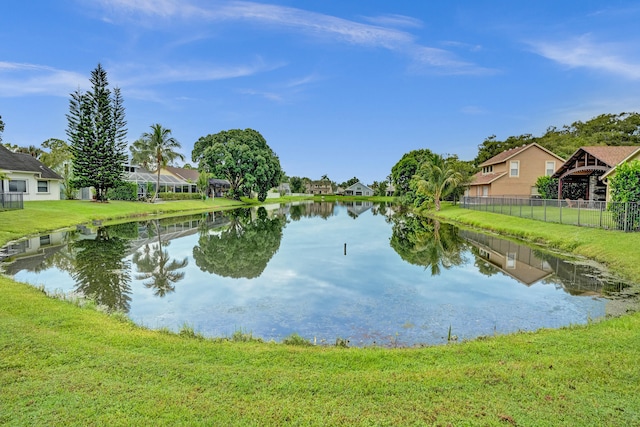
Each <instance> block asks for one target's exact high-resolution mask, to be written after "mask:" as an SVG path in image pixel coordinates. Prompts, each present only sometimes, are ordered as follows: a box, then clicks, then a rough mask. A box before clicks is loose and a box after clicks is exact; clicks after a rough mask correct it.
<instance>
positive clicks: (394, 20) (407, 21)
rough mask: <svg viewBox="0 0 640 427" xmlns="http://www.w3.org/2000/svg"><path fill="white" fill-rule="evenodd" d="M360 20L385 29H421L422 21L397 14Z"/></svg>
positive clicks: (367, 17)
mask: <svg viewBox="0 0 640 427" xmlns="http://www.w3.org/2000/svg"><path fill="white" fill-rule="evenodd" d="M362 19H364V20H365V21H367V22H370V23H372V24H374V25H381V26H385V27H396V28H400V27H404V28H421V27H422V26H423V24H422V21H421V20H419V19H416V18H413V17H411V16H405V15H397V14H389V15H381V16H365V17H363V18H362Z"/></svg>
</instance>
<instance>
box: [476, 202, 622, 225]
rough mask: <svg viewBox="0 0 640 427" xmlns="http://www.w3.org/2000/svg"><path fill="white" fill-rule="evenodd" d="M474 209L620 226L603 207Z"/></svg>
mask: <svg viewBox="0 0 640 427" xmlns="http://www.w3.org/2000/svg"><path fill="white" fill-rule="evenodd" d="M471 207H472V208H473V209H474V210H478V211H483V212H492V213H499V214H503V215H511V216H517V217H520V218H528V219H536V220H540V221H546V222H555V223H559V224H568V225H579V226H583V227H596V228H605V229H611V230H615V229H617V228H619V226H618V224H617V223H616V221H615V215H614V214H613V212H611V211H608V210H601V209H589V208H588V207H583V208H577V207H573V208H568V207H557V206H527V205H524V206H523V205H491V204H488V205H484V204H481V205H472V206H471Z"/></svg>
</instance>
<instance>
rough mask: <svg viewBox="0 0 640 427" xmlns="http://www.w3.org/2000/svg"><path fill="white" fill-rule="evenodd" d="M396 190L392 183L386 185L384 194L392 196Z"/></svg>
mask: <svg viewBox="0 0 640 427" xmlns="http://www.w3.org/2000/svg"><path fill="white" fill-rule="evenodd" d="M395 192H396V187H395V185H393V184H389V185H387V189H386V190H385V196H393V194H394V193H395Z"/></svg>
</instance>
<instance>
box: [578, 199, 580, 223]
mask: <svg viewBox="0 0 640 427" xmlns="http://www.w3.org/2000/svg"><path fill="white" fill-rule="evenodd" d="M579 225H580V201H578V226H579Z"/></svg>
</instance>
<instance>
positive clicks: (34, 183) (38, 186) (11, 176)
mask: <svg viewBox="0 0 640 427" xmlns="http://www.w3.org/2000/svg"><path fill="white" fill-rule="evenodd" d="M0 173H3V174H4V175H6V178H5V179H1V180H0V193H22V195H23V200H24V201H25V202H26V201H33V200H60V182H61V181H62V177H61V176H60V175H58V174H57V173H55V172H54V171H53V170H51V169H49V168H48V167H47V166H45V165H44V164H42V163H41V162H40V161H39V160H38V159H36V158H35V157H33V156H31V155H30V154H24V153H14V152H12V151H10V150H8V149H7V148H6V147H4V146H3V145H0Z"/></svg>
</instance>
